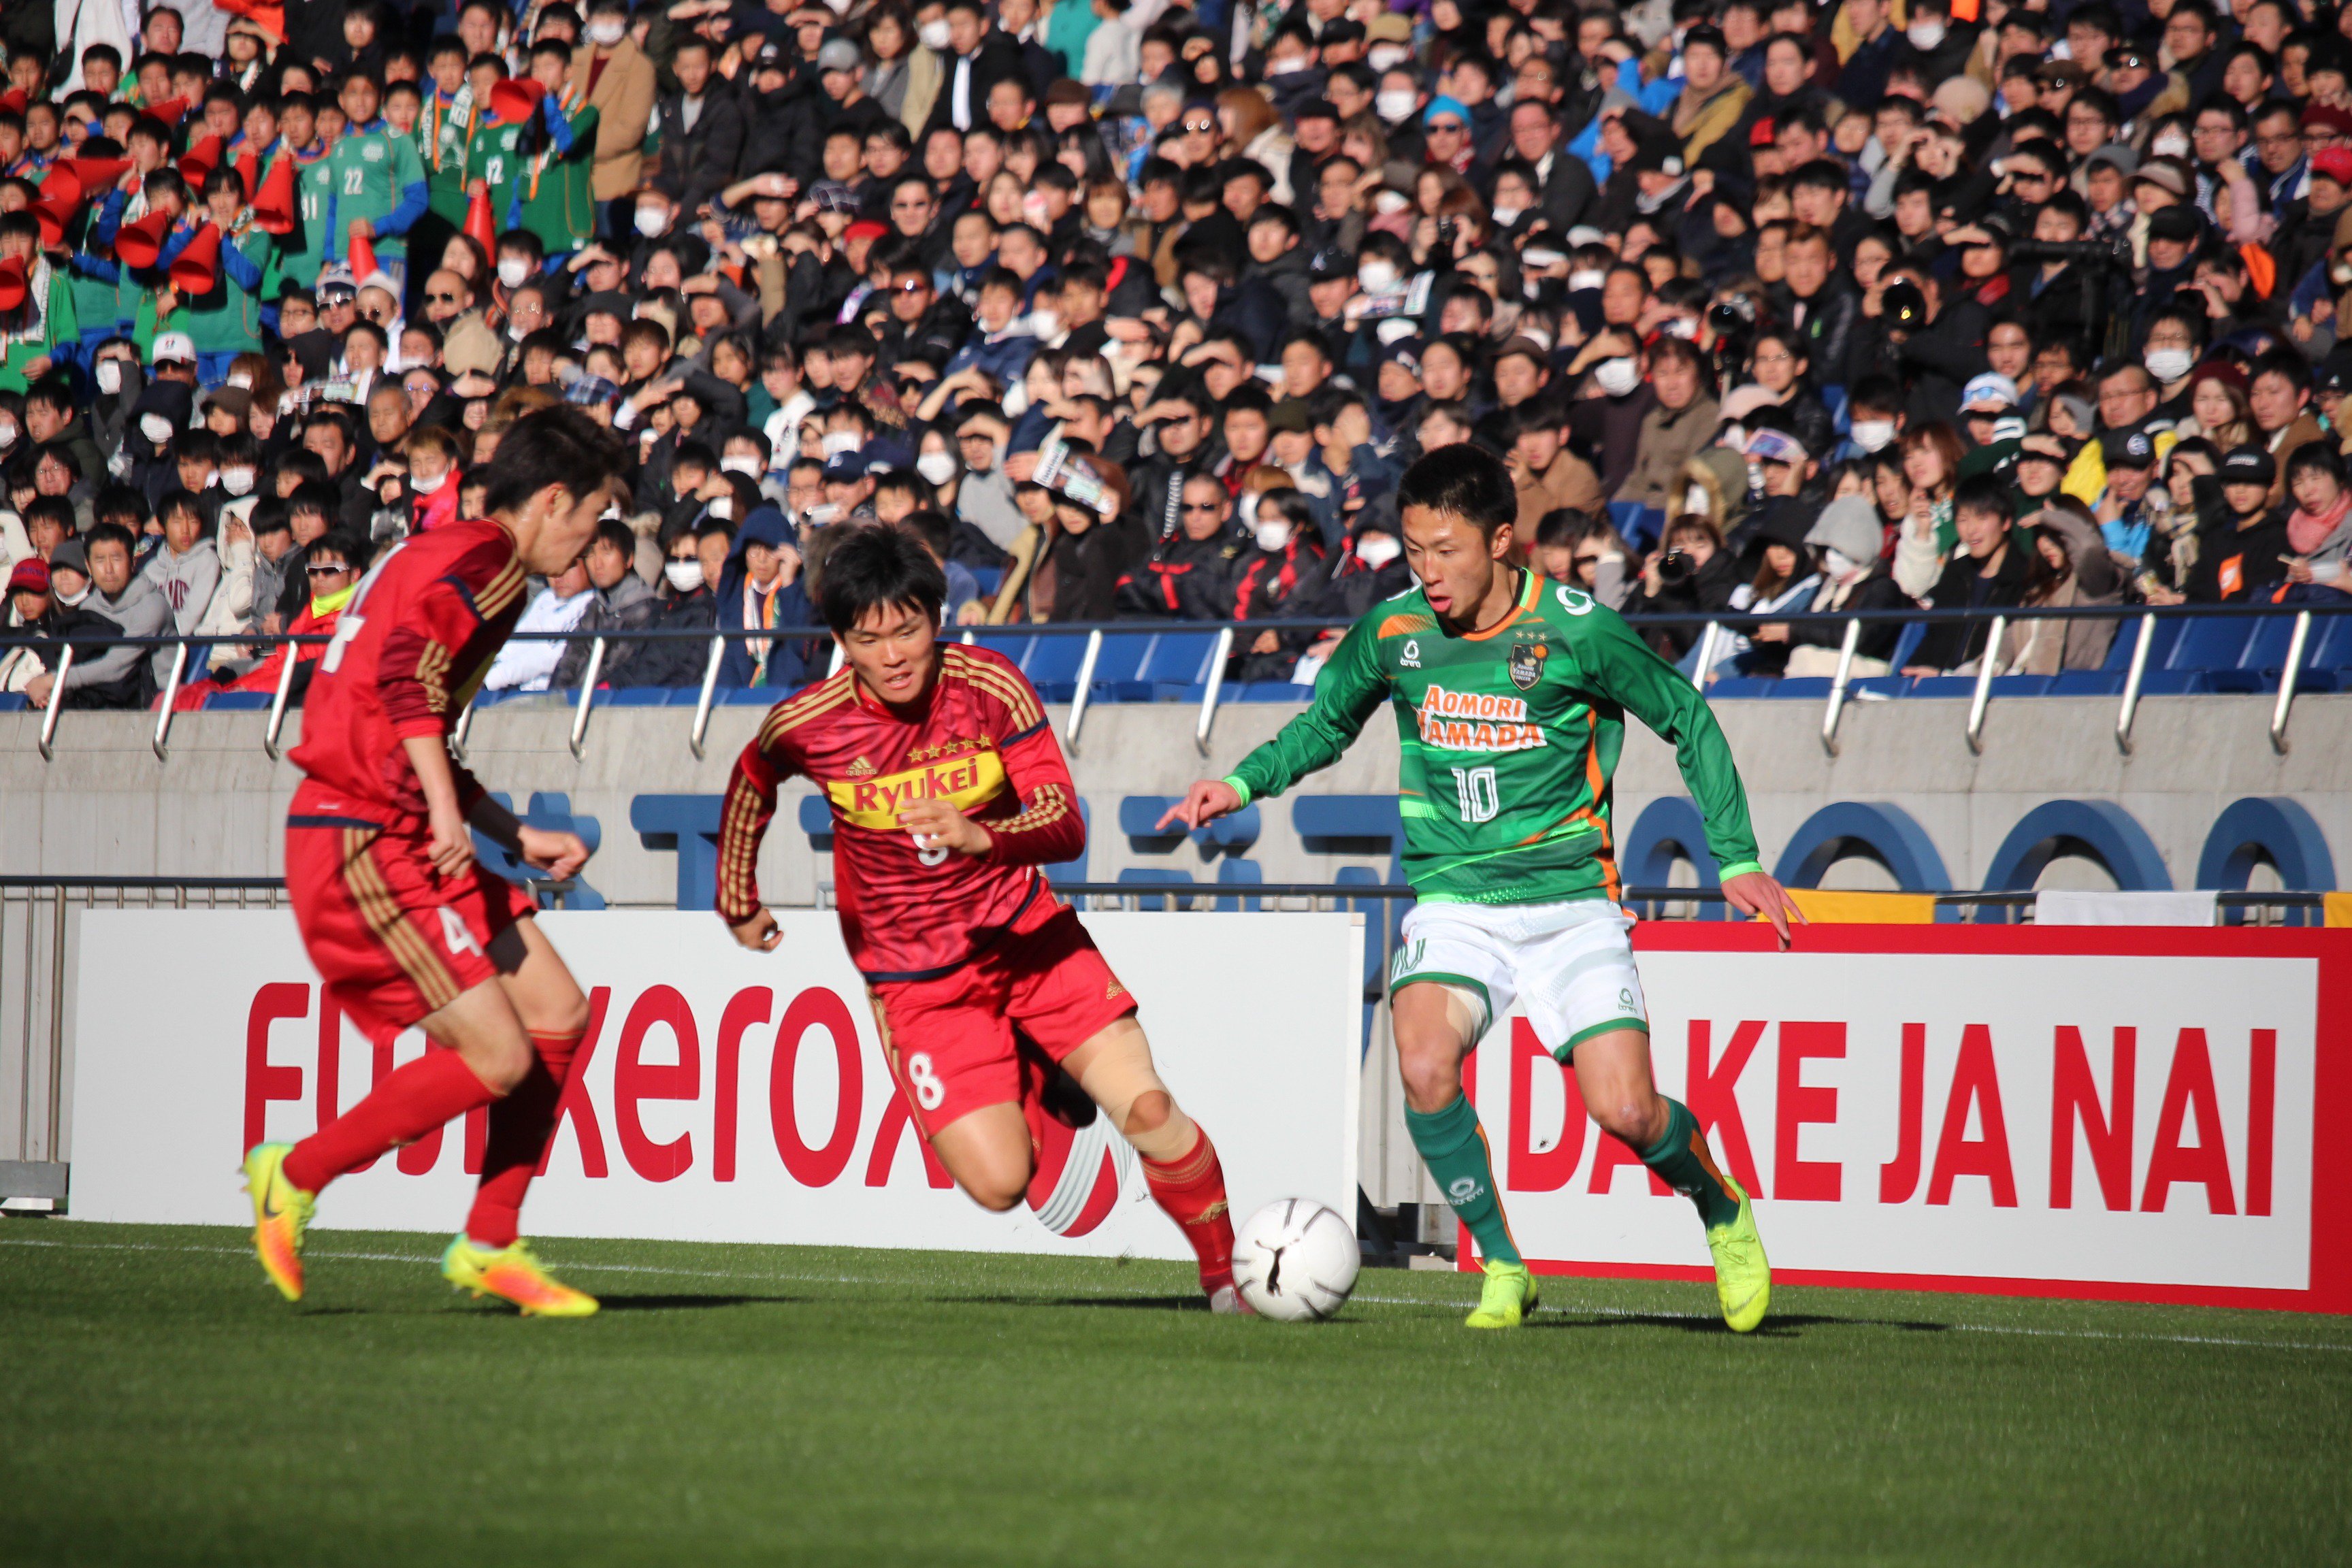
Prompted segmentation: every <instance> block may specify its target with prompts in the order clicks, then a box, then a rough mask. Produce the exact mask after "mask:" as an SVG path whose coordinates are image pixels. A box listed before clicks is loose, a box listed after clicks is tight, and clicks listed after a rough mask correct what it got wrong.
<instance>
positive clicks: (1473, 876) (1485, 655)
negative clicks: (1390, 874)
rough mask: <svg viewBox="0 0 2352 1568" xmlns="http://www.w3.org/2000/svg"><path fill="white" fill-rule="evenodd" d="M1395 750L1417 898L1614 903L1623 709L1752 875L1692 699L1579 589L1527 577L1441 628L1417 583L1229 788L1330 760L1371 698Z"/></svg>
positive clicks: (1726, 849) (1701, 714) (1740, 808)
mask: <svg viewBox="0 0 2352 1568" xmlns="http://www.w3.org/2000/svg"><path fill="white" fill-rule="evenodd" d="M1383 700H1385V701H1388V702H1391V703H1392V704H1393V705H1394V707H1395V710H1396V718H1397V733H1398V740H1399V743H1400V745H1401V747H1402V757H1401V758H1400V759H1399V763H1398V773H1399V781H1398V782H1399V786H1400V787H1399V795H1400V796H1401V799H1400V800H1399V802H1398V808H1399V810H1400V812H1401V813H1402V816H1403V821H1404V839H1405V848H1404V872H1405V878H1406V879H1407V880H1408V881H1410V882H1411V883H1412V886H1413V889H1414V891H1415V893H1416V894H1417V895H1418V897H1420V898H1421V899H1422V900H1425V901H1429V902H1444V901H1456V902H1468V903H1482V904H1548V903H1560V902H1565V901H1567V900H1572V899H1587V898H1591V897H1594V896H1595V895H1604V896H1606V897H1609V898H1611V899H1614V898H1616V897H1617V896H1618V893H1619V890H1620V887H1619V881H1618V875H1617V857H1616V840H1615V837H1614V835H1613V834H1612V829H1611V826H1610V818H1609V810H1610V777H1611V775H1612V773H1614V772H1615V771H1616V767H1617V756H1618V753H1619V752H1620V751H1622V749H1623V745H1624V740H1625V715H1626V714H1627V713H1631V714H1633V716H1634V717H1635V718H1637V719H1639V720H1641V721H1643V723H1645V724H1647V725H1648V726H1649V727H1650V728H1651V729H1653V730H1654V731H1657V732H1658V733H1659V734H1660V735H1661V736H1663V737H1664V738H1665V739H1666V740H1667V741H1669V742H1672V743H1673V744H1674V747H1675V759H1676V761H1677V762H1678V763H1680V764H1681V767H1682V774H1683V779H1684V781H1685V784H1687V785H1688V786H1689V788H1690V792H1691V796H1692V798H1693V799H1694V800H1695V801H1696V803H1697V805H1698V809H1699V813H1700V815H1701V816H1703V817H1705V819H1706V839H1707V848H1708V849H1709V850H1710V851H1711V852H1712V853H1713V854H1714V856H1715V858H1716V860H1717V864H1718V866H1719V867H1720V868H1721V873H1722V875H1723V876H1725V877H1736V876H1738V875H1739V874H1741V873H1742V872H1747V871H1756V870H1760V869H1762V868H1761V867H1760V866H1759V864H1758V863H1757V858H1756V836H1755V834H1754V832H1753V831H1752V830H1751V829H1750V827H1749V826H1748V797H1747V793H1746V791H1745V790H1743V789H1742V788H1741V786H1740V783H1739V770H1738V767H1736V766H1735V765H1734V764H1733V763H1732V760H1731V747H1730V745H1729V744H1728V743H1727V742H1726V741H1725V740H1724V738H1723V731H1722V730H1721V729H1720V728H1719V727H1718V726H1717V723H1716V721H1715V715H1714V713H1713V712H1712V711H1710V710H1708V708H1707V705H1706V699H1705V698H1704V697H1702V696H1700V695H1699V693H1698V691H1697V690H1696V689H1695V688H1694V687H1693V686H1692V685H1691V683H1690V682H1689V681H1688V680H1686V679H1684V678H1683V676H1682V675H1681V674H1680V672H1678V671H1677V670H1675V668H1674V667H1673V666H1672V665H1670V664H1668V663H1666V661H1665V660H1664V659H1662V658H1659V657H1658V656H1657V655H1656V654H1655V653H1654V652H1653V651H1651V649H1650V648H1649V647H1648V646H1647V645H1646V644H1644V643H1643V641H1642V640H1641V639H1640V638H1639V637H1635V636H1634V635H1633V628H1632V627H1630V626H1627V625H1626V624H1625V622H1624V619H1623V617H1622V616H1619V615H1618V614H1617V613H1616V612H1615V611H1614V610H1611V609H1608V608H1606V607H1604V606H1603V605H1600V604H1599V603H1597V602H1596V601H1595V600H1594V599H1593V598H1592V596H1591V595H1589V594H1587V593H1585V592H1584V591H1583V590H1581V589H1579V588H1572V587H1568V586H1566V585H1563V584H1558V583H1553V582H1549V581H1548V580H1546V579H1545V578H1542V577H1539V576H1538V575H1536V574H1533V573H1528V574H1525V576H1524V579H1523V581H1522V582H1521V584H1520V585H1519V590H1518V594H1517V600H1516V602H1515V604H1514V605H1513V607H1512V610H1511V613H1510V614H1509V615H1508V616H1505V617H1504V619H1503V621H1502V623H1501V624H1500V625H1498V626H1495V627H1494V628H1493V629H1491V630H1489V631H1486V632H1481V633H1477V634H1475V635H1468V636H1464V635H1456V634H1454V633H1450V632H1447V631H1444V630H1443V629H1442V628H1441V627H1440V626H1439V625H1438V621H1437V616H1436V615H1435V613H1434V612H1433V611H1432V610H1431V609H1430V607H1429V600H1428V598H1427V596H1426V595H1423V592H1422V591H1421V589H1420V588H1419V587H1418V586H1415V587H1412V588H1410V589H1408V590H1406V591H1405V592H1404V593H1402V594H1399V595H1395V596H1394V597H1393V598H1390V599H1387V600H1384V601H1382V602H1381V603H1380V604H1378V605H1373V606H1372V608H1371V610H1370V613H1369V614H1367V615H1366V616H1364V618H1363V619H1361V620H1360V621H1358V622H1357V623H1356V625H1355V626H1353V627H1351V628H1350V629H1349V632H1348V635H1347V636H1346V637H1344V638H1342V639H1341V641H1340V643H1339V647H1338V648H1337V649H1336V650H1334V652H1333V653H1332V655H1331V658H1330V662H1329V663H1328V664H1327V665H1325V666H1324V668H1323V670H1322V673H1321V675H1320V676H1319V677H1318V679H1317V680H1316V683H1315V700H1314V702H1313V703H1312V705H1310V706H1309V707H1308V708H1307V711H1306V712H1304V713H1302V714H1300V715H1299V716H1298V717H1297V718H1296V719H1293V720H1292V721H1290V722H1289V723H1287V724H1286V725H1284V726H1283V728H1282V731H1281V733H1279V734H1277V735H1276V736H1275V738H1274V739H1273V740H1271V741H1268V742H1266V743H1265V745H1263V746H1260V747H1258V748H1257V749H1256V750H1255V751H1254V752H1251V753H1250V754H1249V755H1248V756H1246V757H1244V758H1243V759H1242V763H1241V765H1240V766H1239V767H1237V768H1235V769H1234V771H1233V773H1231V774H1230V775H1228V776H1227V778H1226V780H1225V782H1226V783H1227V784H1231V785H1233V786H1234V789H1235V790H1237V791H1238V792H1240V794H1241V797H1242V799H1243V801H1244V803H1247V802H1249V801H1251V800H1255V799H1264V798H1266V797H1268V796H1272V795H1279V794H1281V793H1282V792H1283V791H1284V790H1286V789H1288V788H1289V787H1290V786H1291V785H1292V784H1296V783H1297V782H1298V781H1299V780H1300V779H1302V778H1304V777H1305V776H1306V775H1307V774H1308V773H1313V772H1315V771H1316V770H1317V769H1318V768H1323V767H1328V766H1329V765H1330V764H1331V763H1334V762H1337V761H1338V760H1339V755H1340V753H1341V752H1345V751H1346V750H1347V749H1348V747H1349V744H1350V743H1351V742H1353V741H1354V740H1355V738H1356V736H1357V734H1358V733H1359V732H1360V731H1361V730H1362V729H1363V726H1364V721H1366V720H1367V719H1369V718H1370V717H1371V715H1372V711H1373V710H1375V709H1376V708H1378V707H1379V706H1380V704H1381V702H1382V701H1383Z"/></svg>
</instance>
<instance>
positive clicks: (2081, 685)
mask: <svg viewBox="0 0 2352 1568" xmlns="http://www.w3.org/2000/svg"><path fill="white" fill-rule="evenodd" d="M2125 674H2126V672H2125V671H2123V670H2120V669H2062V670H2060V671H2059V672H2058V673H2057V674H2055V675H2053V676H2052V677H2051V678H2050V687H2049V690H2048V692H2047V695H2049V696H2052V697H2119V696H2121V695H2122V694H2123V689H2124V677H2125Z"/></svg>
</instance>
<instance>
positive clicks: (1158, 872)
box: [1118, 866, 1192, 910]
mask: <svg viewBox="0 0 2352 1568" xmlns="http://www.w3.org/2000/svg"><path fill="white" fill-rule="evenodd" d="M1118 879H1119V880H1120V881H1122V882H1144V883H1164V882H1189V881H1191V880H1192V872H1190V871H1178V870H1173V869H1170V870H1162V869H1160V868H1158V867H1156V866H1153V867H1144V866H1130V867H1129V868H1127V869H1126V870H1124V871H1121V872H1120V873H1119V874H1118ZM1174 897H1175V900H1176V907H1177V908H1178V909H1180V910H1189V909H1191V908H1192V900H1191V899H1190V898H1187V897H1185V896H1184V895H1183V894H1181V893H1179V894H1176V895H1174ZM1135 907H1136V908H1137V909H1139V910H1165V909H1166V908H1167V907H1168V900H1167V899H1166V898H1164V897H1160V896H1159V895H1156V894H1155V895H1153V896H1152V897H1150V898H1140V899H1138V900H1135Z"/></svg>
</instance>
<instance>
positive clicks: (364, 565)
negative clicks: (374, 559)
mask: <svg viewBox="0 0 2352 1568" xmlns="http://www.w3.org/2000/svg"><path fill="white" fill-rule="evenodd" d="M374 548H375V547H374V546H373V544H371V543H370V542H368V537H367V535H365V534H363V533H362V532H361V531H359V530H358V529H355V528H347V527H345V526H343V525H341V524H340V523H338V524H337V525H335V526H334V527H332V528H330V529H329V530H327V531H326V532H324V533H322V534H320V535H319V537H318V538H316V539H314V540H312V541H310V550H309V551H308V552H306V553H305V554H304V555H303V557H302V564H303V565H305V566H308V565H310V564H311V563H313V562H315V561H317V560H318V558H319V557H320V554H322V553H327V554H334V555H340V556H341V557H342V558H343V564H344V565H346V566H348V567H350V568H351V569H352V571H353V572H355V573H356V572H365V571H366V570H367V569H368V557H369V556H370V555H371V554H372V553H373V552H374Z"/></svg>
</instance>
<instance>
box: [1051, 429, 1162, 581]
mask: <svg viewBox="0 0 2352 1568" xmlns="http://www.w3.org/2000/svg"><path fill="white" fill-rule="evenodd" d="M1038 472H1039V474H1040V475H1041V476H1044V477H1042V478H1041V480H1040V482H1041V483H1044V484H1045V487H1046V488H1047V489H1049V490H1050V491H1051V492H1052V493H1053V500H1054V511H1053V523H1052V527H1051V529H1050V530H1049V532H1048V535H1047V537H1048V539H1049V541H1050V542H1049V543H1047V545H1046V546H1045V559H1044V560H1043V561H1042V562H1041V563H1039V564H1038V566H1037V568H1036V572H1035V584H1034V587H1033V590H1032V594H1033V597H1034V598H1035V599H1040V600H1043V601H1044V602H1045V603H1046V604H1047V605H1049V609H1048V613H1047V614H1046V615H1045V616H1043V617H1042V618H1044V619H1046V620H1054V621H1107V620H1109V619H1111V618H1112V617H1113V616H1115V615H1116V614H1117V613H1118V612H1117V602H1118V580H1119V579H1120V578H1121V577H1122V576H1124V575H1125V574H1127V571H1128V568H1129V566H1130V565H1132V564H1133V563H1135V562H1136V561H1137V560H1138V559H1139V558H1140V557H1141V556H1142V555H1143V554H1144V552H1145V547H1146V544H1147V540H1146V538H1145V535H1144V531H1143V524H1142V521H1141V520H1140V519H1139V518H1138V517H1137V516H1136V515H1135V509H1134V507H1133V505H1132V504H1131V495H1132V492H1131V490H1130V489H1129V484H1128V478H1127V471H1126V470H1125V469H1124V468H1120V467H1119V466H1118V464H1117V463H1114V462H1111V461H1109V460H1108V459H1107V458H1095V457H1084V456H1081V457H1074V458H1068V459H1067V460H1066V461H1065V462H1063V463H1062V464H1060V465H1059V466H1058V467H1057V468H1055V469H1054V470H1053V472H1052V473H1051V474H1050V475H1047V474H1046V471H1045V467H1044V465H1042V464H1041V465H1040V467H1039V469H1038Z"/></svg>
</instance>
